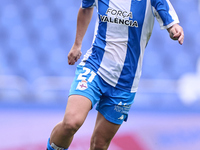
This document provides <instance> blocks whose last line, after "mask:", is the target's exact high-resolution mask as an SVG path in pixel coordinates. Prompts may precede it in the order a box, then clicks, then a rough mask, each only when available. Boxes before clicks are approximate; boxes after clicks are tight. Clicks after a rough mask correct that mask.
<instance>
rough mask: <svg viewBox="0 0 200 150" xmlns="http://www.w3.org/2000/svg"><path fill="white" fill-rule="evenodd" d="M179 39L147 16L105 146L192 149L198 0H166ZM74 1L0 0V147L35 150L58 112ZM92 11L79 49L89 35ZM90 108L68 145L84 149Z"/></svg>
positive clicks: (67, 78) (198, 83)
mask: <svg viewBox="0 0 200 150" xmlns="http://www.w3.org/2000/svg"><path fill="white" fill-rule="evenodd" d="M171 2H172V4H173V6H174V7H175V9H176V11H177V14H178V15H179V19H180V22H181V26H182V27H183V28H184V31H185V41H184V44H183V45H182V46H181V45H179V44H178V43H177V42H176V41H172V40H170V39H169V36H168V33H167V31H165V30H164V31H162V30H160V28H159V25H158V23H157V22H155V27H154V31H153V34H152V38H151V39H150V42H149V44H148V46H147V49H146V52H145V58H144V63H143V74H142V78H141V82H140V86H139V91H138V93H137V95H136V98H135V103H134V104H133V106H132V109H131V111H130V115H129V120H128V123H124V124H123V126H122V127H121V129H120V130H119V132H118V133H117V135H116V137H115V138H114V140H113V141H112V143H111V146H110V148H109V150H180V149H181V150H199V149H200V1H198V0H181V1H180V0H171ZM80 3H81V1H78V0H73V1H69V0H54V1H53V0H32V1H30V0H0V150H13V149H15V150H42V149H45V147H46V141H47V139H48V137H49V135H50V132H51V130H52V128H53V127H54V126H55V124H56V123H57V122H58V121H60V120H61V119H62V117H63V114H64V111H65V105H66V103H67V96H68V91H69V88H70V84H71V82H72V79H73V76H74V72H75V69H76V66H69V65H67V54H68V52H69V50H70V48H71V46H72V44H73V42H74V38H75V30H76V16H77V12H78V9H79V7H80ZM95 20H96V14H95V15H94V17H93V19H92V22H91V24H90V26H89V30H88V32H87V33H86V36H85V38H84V42H83V43H84V44H83V47H82V51H83V54H84V53H85V52H86V50H87V49H88V48H89V47H90V45H91V41H92V38H93V29H94V22H95ZM95 115H96V111H95V110H92V111H91V112H90V114H89V116H88V118H87V120H86V122H85V124H84V125H83V127H82V128H81V129H80V131H79V132H78V133H77V135H76V136H75V139H74V141H73V143H72V145H71V147H70V149H72V150H86V149H88V147H89V140H90V135H91V134H92V130H91V129H93V126H94V123H95V119H94V118H95Z"/></svg>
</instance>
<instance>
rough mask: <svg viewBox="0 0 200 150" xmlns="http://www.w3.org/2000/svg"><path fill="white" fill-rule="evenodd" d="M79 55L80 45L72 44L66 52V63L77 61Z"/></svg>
mask: <svg viewBox="0 0 200 150" xmlns="http://www.w3.org/2000/svg"><path fill="white" fill-rule="evenodd" d="M81 55H82V52H81V46H75V45H73V46H72V48H71V50H70V52H69V54H68V64H69V65H74V64H75V62H77V61H78V59H79V58H80V57H81Z"/></svg>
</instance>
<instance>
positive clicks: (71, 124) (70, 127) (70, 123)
mask: <svg viewBox="0 0 200 150" xmlns="http://www.w3.org/2000/svg"><path fill="white" fill-rule="evenodd" d="M81 125H82V121H81V120H79V119H76V118H71V119H70V120H69V119H68V120H63V122H62V127H63V129H64V131H65V133H66V134H74V133H75V132H76V131H77V130H78V129H79V128H80V127H81Z"/></svg>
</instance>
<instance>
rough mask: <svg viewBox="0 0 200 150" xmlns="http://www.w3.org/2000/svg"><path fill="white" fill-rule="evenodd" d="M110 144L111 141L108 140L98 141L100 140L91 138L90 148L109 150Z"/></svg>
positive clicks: (91, 149)
mask: <svg viewBox="0 0 200 150" xmlns="http://www.w3.org/2000/svg"><path fill="white" fill-rule="evenodd" d="M108 146H109V142H106V141H101V142H100V141H98V140H91V143H90V150H107V148H108Z"/></svg>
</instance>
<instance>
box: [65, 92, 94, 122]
mask: <svg viewBox="0 0 200 150" xmlns="http://www.w3.org/2000/svg"><path fill="white" fill-rule="evenodd" d="M91 107H92V103H91V101H90V100H89V99H88V98H87V97H85V96H82V95H71V96H69V98H68V102H67V107H66V111H65V115H64V119H63V121H64V122H65V123H71V124H77V125H82V123H83V122H84V120H85V118H86V117H87V114H88V112H89V111H90V110H91Z"/></svg>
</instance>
